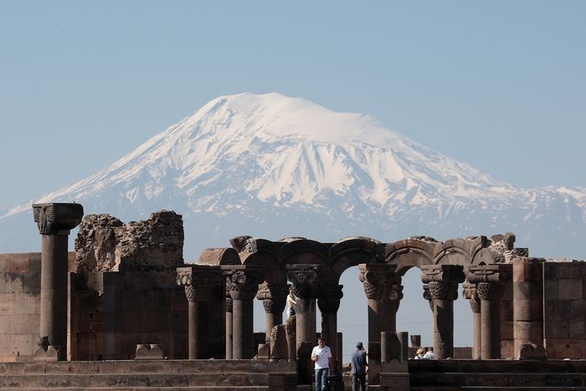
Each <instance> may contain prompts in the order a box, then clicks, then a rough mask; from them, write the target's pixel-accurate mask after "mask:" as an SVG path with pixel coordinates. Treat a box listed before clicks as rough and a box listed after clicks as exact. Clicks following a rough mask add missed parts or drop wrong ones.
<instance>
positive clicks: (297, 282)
mask: <svg viewBox="0 0 586 391" xmlns="http://www.w3.org/2000/svg"><path fill="white" fill-rule="evenodd" d="M318 271H319V266H317V265H291V266H289V270H288V272H287V278H288V280H289V281H291V282H292V283H293V284H292V286H293V292H294V293H295V296H296V297H297V301H296V302H297V304H296V306H295V316H296V323H297V324H296V332H297V347H298V348H299V346H300V345H301V344H302V343H304V342H305V343H309V344H312V345H314V344H316V336H315V334H314V333H311V334H313V335H310V333H309V330H312V329H313V328H314V327H312V326H311V325H310V323H313V324H315V317H312V314H315V300H316V299H317V297H318V294H319V277H318Z"/></svg>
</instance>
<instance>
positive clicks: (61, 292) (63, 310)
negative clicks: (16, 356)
mask: <svg viewBox="0 0 586 391" xmlns="http://www.w3.org/2000/svg"><path fill="white" fill-rule="evenodd" d="M67 266H68V265H67V236H61V235H43V239H42V262H41V327H40V333H41V334H40V335H41V338H44V337H47V338H48V344H49V345H54V346H59V348H60V349H59V360H64V359H65V353H66V351H67V272H68V270H67V269H68V268H67Z"/></svg>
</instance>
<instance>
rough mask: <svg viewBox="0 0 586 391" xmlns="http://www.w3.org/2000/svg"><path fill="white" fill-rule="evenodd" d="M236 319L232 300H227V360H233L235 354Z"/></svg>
mask: <svg viewBox="0 0 586 391" xmlns="http://www.w3.org/2000/svg"><path fill="white" fill-rule="evenodd" d="M233 346H234V317H233V316H232V298H227V299H226V360H232V358H233V357H234V352H233V350H232V347H233Z"/></svg>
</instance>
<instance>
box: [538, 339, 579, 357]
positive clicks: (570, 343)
mask: <svg viewBox="0 0 586 391" xmlns="http://www.w3.org/2000/svg"><path fill="white" fill-rule="evenodd" d="M546 347H547V355H548V357H549V358H551V359H564V358H570V359H582V358H584V350H583V346H582V344H581V343H580V342H579V341H576V340H572V339H547V340H546Z"/></svg>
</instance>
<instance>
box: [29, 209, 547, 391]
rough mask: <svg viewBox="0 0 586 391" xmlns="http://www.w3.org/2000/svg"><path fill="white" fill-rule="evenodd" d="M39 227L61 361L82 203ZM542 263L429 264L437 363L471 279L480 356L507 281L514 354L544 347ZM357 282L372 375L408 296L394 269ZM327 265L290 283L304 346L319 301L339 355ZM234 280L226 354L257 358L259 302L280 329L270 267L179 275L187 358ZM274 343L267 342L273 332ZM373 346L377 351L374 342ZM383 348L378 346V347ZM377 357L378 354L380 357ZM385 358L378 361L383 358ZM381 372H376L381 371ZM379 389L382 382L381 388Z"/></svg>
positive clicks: (194, 354) (44, 282)
mask: <svg viewBox="0 0 586 391" xmlns="http://www.w3.org/2000/svg"><path fill="white" fill-rule="evenodd" d="M33 212H34V221H35V222H36V223H37V226H38V228H39V232H40V234H41V235H42V256H41V263H42V266H41V314H40V330H39V331H40V345H41V346H42V347H44V348H45V350H46V348H47V347H48V346H54V347H56V348H57V350H58V358H59V360H64V359H66V353H67V300H68V297H67V286H68V283H67V273H68V264H67V260H68V256H67V254H68V249H67V244H68V235H69V233H70V230H71V229H73V228H75V227H76V226H77V225H79V223H80V222H81V219H82V217H83V207H82V206H81V205H80V204H75V203H73V204H61V203H50V204H35V205H33ZM541 263H542V260H540V259H535V258H518V259H515V260H514V261H513V265H512V266H511V265H510V264H491V265H480V266H470V267H469V268H468V275H467V276H465V275H464V272H463V267H462V266H460V265H426V266H422V267H421V270H422V282H423V283H424V284H426V286H425V288H426V290H425V293H424V297H426V298H427V299H428V300H430V306H431V308H432V310H433V337H434V348H435V350H436V354H437V356H438V357H439V358H448V357H452V356H453V327H454V324H453V300H455V299H456V298H457V287H458V285H459V284H460V283H462V282H464V280H465V277H467V279H468V282H469V284H465V286H464V291H463V295H464V297H465V298H467V299H469V300H470V305H471V308H472V311H473V313H474V319H473V323H474V357H475V358H482V359H492V358H500V309H499V302H500V299H501V296H502V291H503V284H505V283H507V282H508V281H509V280H510V278H511V275H512V277H513V301H514V319H513V320H514V339H515V352H516V353H518V352H519V351H520V350H521V349H522V347H523V346H526V345H532V346H537V347H541V348H542V347H543V309H542V298H543V276H542V274H541V270H542V265H541ZM359 270H360V274H359V279H360V281H361V282H362V283H363V285H364V290H365V294H366V297H367V299H368V333H369V335H368V338H369V350H370V360H371V366H373V367H374V368H372V367H371V369H375V368H376V366H377V363H378V364H380V341H381V337H380V336H381V333H386V332H394V331H396V313H397V310H398V308H399V303H400V300H401V298H402V286H401V285H400V283H401V279H400V277H398V276H397V274H396V273H395V266H394V265H388V264H362V265H359ZM319 274H320V266H319V265H291V266H290V267H289V269H288V273H287V279H288V280H289V281H291V282H292V283H293V287H294V292H295V294H296V296H297V297H298V301H297V303H298V304H297V317H296V330H297V334H296V335H297V336H296V345H297V346H296V347H297V349H298V351H299V349H300V348H301V347H302V346H303V345H304V344H309V345H310V346H311V345H312V344H313V343H314V342H315V335H316V332H315V303H316V299H317V304H318V307H319V309H320V312H321V314H322V333H323V336H324V337H325V338H326V340H327V341H328V343H329V344H330V347H331V348H332V351H333V353H334V356H335V357H336V355H337V354H338V352H339V346H337V345H338V338H337V312H338V309H339V305H340V300H341V298H342V296H343V292H342V286H341V285H337V284H322V283H321V279H320V275H319ZM222 278H225V280H226V308H225V310H226V358H227V359H231V358H234V359H245V358H252V357H253V356H254V354H255V352H254V340H253V335H254V333H253V300H254V298H255V297H256V298H258V299H260V300H262V301H263V305H264V308H265V312H266V313H267V319H266V330H267V334H268V333H269V332H270V330H272V328H273V327H274V326H275V325H278V324H281V323H282V313H283V310H284V307H285V300H286V295H287V291H288V287H287V285H286V284H277V285H271V284H268V283H264V284H263V285H261V288H260V289H259V284H260V283H261V282H263V281H264V278H263V275H262V270H259V269H255V268H252V267H250V266H245V265H236V266H226V267H222V269H221V270H220V271H219V270H218V268H217V267H213V266H201V265H193V266H190V267H184V268H178V269H177V282H178V283H179V284H180V285H184V286H185V294H186V297H187V299H188V303H189V304H188V308H189V315H188V319H189V358H199V357H200V356H201V351H200V347H201V337H202V336H201V323H199V322H201V318H202V317H201V316H200V307H201V306H202V305H203V304H204V303H206V302H209V299H210V295H211V292H212V291H213V289H214V287H216V286H218V285H221V284H222ZM267 338H268V336H267ZM371 344H372V346H371ZM377 344H378V348H377ZM377 352H378V355H377ZM377 360H378V361H377ZM373 373H376V370H374V371H373ZM373 384H376V383H373Z"/></svg>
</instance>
